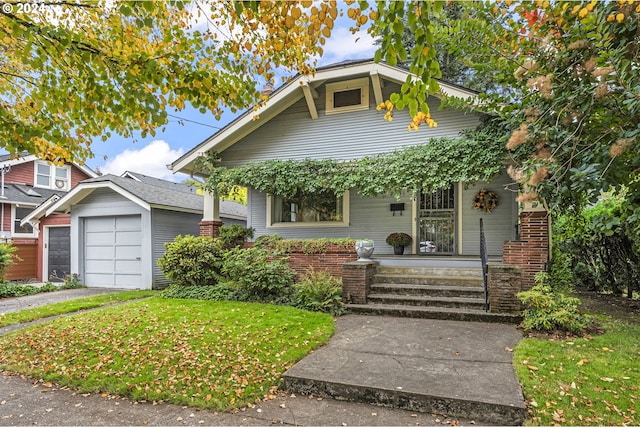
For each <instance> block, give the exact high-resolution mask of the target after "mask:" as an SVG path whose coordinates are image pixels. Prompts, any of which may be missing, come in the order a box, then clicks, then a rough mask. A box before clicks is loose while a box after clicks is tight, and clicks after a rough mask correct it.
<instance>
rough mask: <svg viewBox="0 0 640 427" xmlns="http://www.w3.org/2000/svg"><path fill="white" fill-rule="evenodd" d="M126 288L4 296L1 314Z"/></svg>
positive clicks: (80, 289)
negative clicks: (14, 296) (13, 296)
mask: <svg viewBox="0 0 640 427" xmlns="http://www.w3.org/2000/svg"><path fill="white" fill-rule="evenodd" d="M124 290H126V289H109V288H78V289H65V290H63V291H55V292H43V293H41V294H35V295H28V296H25V297H18V298H3V299H0V314H6V313H11V312H14V311H20V310H26V309H28V308H34V307H39V306H42V305H47V304H54V303H57V302H63V301H69V300H73V299H78V298H84V297H91V296H94V295H102V294H109V293H114V292H122V291H124Z"/></svg>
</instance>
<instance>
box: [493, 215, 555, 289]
mask: <svg viewBox="0 0 640 427" xmlns="http://www.w3.org/2000/svg"><path fill="white" fill-rule="evenodd" d="M550 242H551V233H550V222H549V212H547V211H546V210H529V211H523V212H521V213H520V240H516V241H513V240H508V241H505V242H504V247H503V262H504V263H505V264H511V265H517V266H519V267H520V268H521V270H522V289H523V290H529V289H531V287H533V285H534V284H535V282H534V279H533V278H534V276H535V274H536V273H538V272H539V271H544V270H545V268H546V264H547V262H548V261H549V254H550V250H549V249H550Z"/></svg>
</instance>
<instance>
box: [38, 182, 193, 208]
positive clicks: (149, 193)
mask: <svg viewBox="0 0 640 427" xmlns="http://www.w3.org/2000/svg"><path fill="white" fill-rule="evenodd" d="M99 188H108V189H110V190H112V191H115V192H116V193H119V194H120V195H122V196H123V197H125V198H127V199H129V200H130V201H132V202H133V203H135V204H137V205H139V206H141V207H142V208H143V209H146V210H151V208H156V209H165V210H176V211H184V212H192V213H201V212H202V209H203V197H202V196H200V195H199V194H197V193H196V189H195V188H191V187H189V186H186V185H183V184H176V187H175V188H173V189H168V188H165V187H162V186H159V185H154V184H148V183H145V182H141V181H137V180H135V179H132V178H128V177H122V176H117V175H110V174H108V175H102V176H98V177H96V178H91V179H87V180H84V181H82V182H80V183H79V184H78V185H77V186H76V187H75V188H74V189H73V190H71V191H70V192H69V193H67V194H66V195H65V196H64V197H62V198H61V199H60V200H58V201H57V202H55V203H54V204H53V205H52V206H50V207H49V208H47V209H46V212H45V214H46V215H50V214H52V213H53V212H56V211H57V212H60V211H64V212H68V211H70V209H71V206H73V205H74V204H76V203H79V202H80V201H81V200H83V199H84V198H85V197H87V196H88V195H90V194H91V193H93V192H94V191H95V190H97V189H99Z"/></svg>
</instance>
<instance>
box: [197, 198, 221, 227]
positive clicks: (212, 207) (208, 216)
mask: <svg viewBox="0 0 640 427" xmlns="http://www.w3.org/2000/svg"><path fill="white" fill-rule="evenodd" d="M221 226H222V220H221V219H220V199H219V198H218V197H217V196H216V195H215V194H212V193H209V192H205V193H204V209H203V212H202V221H200V235H201V236H210V237H218V236H219V235H220V227H221Z"/></svg>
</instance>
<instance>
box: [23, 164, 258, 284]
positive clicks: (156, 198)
mask: <svg viewBox="0 0 640 427" xmlns="http://www.w3.org/2000/svg"><path fill="white" fill-rule="evenodd" d="M237 205H238V204H237V203H234V202H224V203H223V204H222V206H224V207H225V208H227V207H229V210H230V211H231V214H230V216H231V218H229V221H238V222H239V223H243V219H244V218H243V213H242V208H244V206H241V207H239V206H237ZM202 207H203V197H202V196H201V195H199V194H198V193H197V190H196V189H195V188H194V187H190V186H187V185H184V184H178V183H175V182H170V181H165V180H162V179H158V178H152V177H148V176H145V175H142V174H139V173H135V172H125V173H124V174H123V175H122V176H116V175H104V176H99V177H96V178H92V179H88V180H85V181H82V182H81V183H79V184H78V185H77V186H76V187H75V188H74V189H73V190H72V191H70V192H69V193H68V194H66V195H65V196H64V197H62V198H60V199H59V200H56V201H55V202H53V203H51V204H49V205H47V206H43V207H42V208H41V209H39V210H38V211H37V212H35V214H34V215H33V216H32V217H31V218H29V219H28V220H30V221H33V222H36V221H42V220H44V219H46V218H48V217H49V216H52V215H57V214H59V213H67V214H70V216H71V267H70V268H71V270H70V271H71V272H72V273H76V274H78V276H79V280H80V281H81V282H82V283H83V284H85V285H86V286H89V287H113V288H124V289H160V288H163V287H165V286H167V285H168V284H169V281H168V280H167V279H166V278H165V277H164V275H163V274H162V272H161V271H160V269H159V268H158V265H157V261H158V259H159V258H160V257H161V256H162V255H163V254H164V252H165V247H164V244H165V243H166V242H170V241H172V240H173V239H174V238H175V237H176V236H177V235H186V234H191V235H198V231H199V222H200V221H201V219H202ZM244 215H245V217H246V212H245V213H244ZM243 224H246V222H244V223H243Z"/></svg>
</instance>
